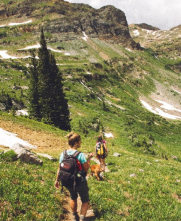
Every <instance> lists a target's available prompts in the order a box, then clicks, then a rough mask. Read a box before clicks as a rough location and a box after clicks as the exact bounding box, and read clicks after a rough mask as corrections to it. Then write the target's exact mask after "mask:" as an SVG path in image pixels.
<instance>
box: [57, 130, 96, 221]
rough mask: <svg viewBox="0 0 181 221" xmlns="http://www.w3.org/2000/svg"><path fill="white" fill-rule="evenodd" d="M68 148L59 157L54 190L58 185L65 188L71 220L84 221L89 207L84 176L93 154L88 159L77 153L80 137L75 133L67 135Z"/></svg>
mask: <svg viewBox="0 0 181 221" xmlns="http://www.w3.org/2000/svg"><path fill="white" fill-rule="evenodd" d="M67 137H68V144H69V146H70V148H69V149H68V150H65V151H63V152H62V153H61V155H60V161H59V163H60V166H59V168H58V171H57V177H56V181H55V188H57V189H58V188H59V187H60V183H61V184H62V188H63V186H65V187H66V189H67V190H68V191H69V193H70V197H71V200H70V207H71V210H72V213H73V220H74V221H78V220H84V218H85V216H86V213H87V209H88V205H89V188H88V185H87V180H86V175H87V172H88V169H89V167H90V159H91V158H92V157H93V155H94V153H91V154H90V155H89V156H88V158H87V159H86V158H85V155H84V154H83V153H82V152H79V151H77V149H78V148H80V146H81V137H80V135H79V134H77V133H73V132H72V133H70V134H69V135H67ZM78 194H79V196H80V198H81V201H82V206H81V211H80V217H79V215H78V213H77V197H78Z"/></svg>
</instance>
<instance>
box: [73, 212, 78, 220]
mask: <svg viewBox="0 0 181 221" xmlns="http://www.w3.org/2000/svg"><path fill="white" fill-rule="evenodd" d="M72 221H79V215H78V214H77V213H76V214H73V219H72Z"/></svg>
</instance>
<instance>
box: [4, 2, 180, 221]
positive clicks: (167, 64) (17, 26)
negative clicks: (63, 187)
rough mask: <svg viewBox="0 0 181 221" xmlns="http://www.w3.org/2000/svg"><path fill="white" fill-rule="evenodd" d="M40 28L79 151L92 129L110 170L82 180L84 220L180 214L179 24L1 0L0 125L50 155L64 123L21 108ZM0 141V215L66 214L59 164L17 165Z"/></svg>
mask: <svg viewBox="0 0 181 221" xmlns="http://www.w3.org/2000/svg"><path fill="white" fill-rule="evenodd" d="M41 27H43V28H44V35H45V39H46V42H47V48H48V50H49V52H50V53H52V54H53V55H54V56H55V59H56V64H55V62H54V64H55V65H54V66H53V67H56V65H57V67H58V69H59V70H60V72H61V76H62V81H63V90H64V93H65V95H66V98H67V100H68V108H69V111H70V117H71V122H70V124H71V130H72V131H74V132H77V133H79V134H80V135H81V140H82V144H81V149H80V151H82V152H84V153H86V154H88V153H91V152H94V151H95V143H96V139H97V137H98V135H99V134H101V135H103V137H104V139H105V140H106V146H107V147H108V149H109V153H108V157H107V158H106V163H107V164H108V169H109V171H110V172H108V173H107V172H106V173H105V174H104V177H103V178H104V179H103V180H102V181H101V182H99V181H97V180H96V179H94V178H95V177H89V179H88V183H89V190H90V202H91V207H92V209H93V210H94V214H95V217H93V220H112V221H118V220H127V221H133V220H150V221H155V220H158V217H159V219H160V220H180V217H181V204H180V202H181V192H180V183H181V177H180V174H181V169H180V168H181V167H180V162H181V136H180V134H181V73H180V70H181V57H180V43H181V42H180V36H181V29H180V26H178V27H175V28H173V29H171V30H167V31H163V30H158V29H157V28H156V27H152V26H150V25H148V24H137V25H129V27H128V25H127V21H126V16H125V14H124V12H122V11H121V10H118V9H116V8H115V7H113V6H105V7H102V8H100V9H97V10H96V9H93V8H92V7H90V6H88V5H84V4H70V3H68V2H64V1H62V0H16V1H15V0H12V1H10V0H3V1H1V3H0V89H1V90H0V129H1V128H2V129H4V130H7V131H8V132H12V133H14V136H15V134H17V136H18V137H20V138H21V139H23V140H25V141H27V142H28V143H30V144H31V145H35V146H37V149H35V150H33V152H35V153H48V154H50V155H52V156H53V157H55V158H57V160H58V158H59V155H60V152H61V151H62V150H64V149H65V148H68V144H67V139H66V135H67V133H68V131H64V130H60V129H59V128H56V127H54V126H52V125H48V124H45V123H43V122H44V121H43V122H39V121H35V120H33V119H31V118H29V112H28V111H29V100H30V99H29V92H30V88H29V87H30V69H31V67H32V57H31V52H32V51H34V53H35V55H36V56H35V59H34V62H35V63H36V61H37V60H36V59H39V58H41V57H38V49H39V48H40V30H41ZM39 54H40V53H39ZM43 73H44V72H43ZM43 73H42V74H43ZM48 73H52V72H48ZM57 73H58V74H59V72H57ZM41 76H43V75H41ZM48 85H50V84H48ZM46 91H48V90H46ZM54 107H55V105H54ZM47 109H48V108H47ZM47 109H46V110H47ZM50 109H51V108H50ZM57 109H58V108H57ZM8 132H7V136H10V135H11V134H9V133H8ZM2 140H3V139H0V177H1V178H2V179H1V180H2V182H0V205H1V206H0V220H17V221H18V220H48V221H49V220H50V221H55V220H66V221H67V220H69V219H68V218H67V217H68V216H69V213H67V210H66V208H64V207H63V205H65V200H66V199H67V198H66V195H65V194H60V190H55V189H54V186H53V180H54V179H55V176H56V171H57V167H58V162H51V161H49V160H48V159H43V162H44V163H43V165H42V166H38V165H32V164H25V163H23V162H20V161H19V160H16V159H15V158H16V156H15V153H13V151H10V152H6V153H2V152H3V151H5V150H8V149H9V147H7V146H6V145H7V144H6V145H5V144H3V143H1V142H2ZM1 148H2V149H1ZM94 163H95V162H92V161H91V164H94ZM109 190H111V191H109ZM45 198H46V200H45ZM160 208H161V209H160ZM65 213H66V214H65ZM89 218H90V217H89ZM90 220H91V218H90Z"/></svg>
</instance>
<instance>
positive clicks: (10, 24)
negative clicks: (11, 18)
mask: <svg viewBox="0 0 181 221" xmlns="http://www.w3.org/2000/svg"><path fill="white" fill-rule="evenodd" d="M31 22H32V20H29V21H25V22H22V23H9V24H8V25H1V26H0V28H2V27H5V26H15V25H24V24H28V23H31Z"/></svg>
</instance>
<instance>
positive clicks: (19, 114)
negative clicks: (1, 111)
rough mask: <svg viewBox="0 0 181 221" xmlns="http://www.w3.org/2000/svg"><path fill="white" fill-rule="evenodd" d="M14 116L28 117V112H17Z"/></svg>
mask: <svg viewBox="0 0 181 221" xmlns="http://www.w3.org/2000/svg"><path fill="white" fill-rule="evenodd" d="M16 115H17V116H28V111H27V110H17V111H16Z"/></svg>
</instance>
